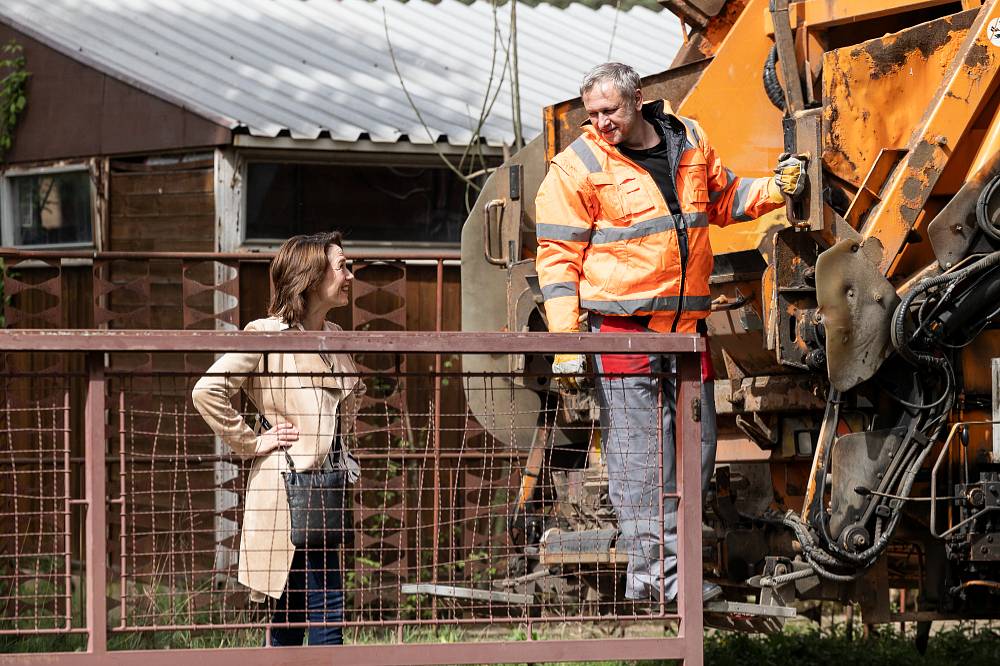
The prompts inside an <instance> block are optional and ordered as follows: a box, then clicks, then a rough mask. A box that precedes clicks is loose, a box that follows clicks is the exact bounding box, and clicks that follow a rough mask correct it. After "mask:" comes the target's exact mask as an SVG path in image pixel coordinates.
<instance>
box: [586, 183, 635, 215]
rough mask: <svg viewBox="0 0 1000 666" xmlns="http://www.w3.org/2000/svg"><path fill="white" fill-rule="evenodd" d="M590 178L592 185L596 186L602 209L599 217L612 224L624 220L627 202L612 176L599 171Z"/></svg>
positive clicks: (595, 190)
mask: <svg viewBox="0 0 1000 666" xmlns="http://www.w3.org/2000/svg"><path fill="white" fill-rule="evenodd" d="M588 178H589V179H590V184H591V185H593V186H594V192H595V196H596V197H597V205H598V206H599V208H600V210H599V211H598V215H599V216H600V217H601V218H603V219H605V220H609V221H612V222H613V221H615V220H621V219H623V218H624V217H625V216H626V209H625V202H624V200H623V199H622V193H621V191H620V190H619V189H618V184H617V183H616V182H615V179H614V178H613V177H612V176H611V174H608V173H604V172H602V171H598V172H596V173H592V174H590V175H589V176H588Z"/></svg>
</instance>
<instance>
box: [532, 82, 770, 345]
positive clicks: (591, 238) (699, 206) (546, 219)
mask: <svg viewBox="0 0 1000 666" xmlns="http://www.w3.org/2000/svg"><path fill="white" fill-rule="evenodd" d="M643 115H644V117H646V118H647V119H648V120H650V122H659V123H661V125H662V127H663V129H664V130H665V132H666V136H667V145H668V147H669V146H673V148H674V151H673V152H672V153H671V155H672V157H673V159H671V160H670V164H671V168H672V169H673V172H674V192H675V193H676V195H677V199H678V203H679V205H680V211H681V214H680V215H676V216H675V215H672V214H671V213H670V210H669V208H668V206H667V203H666V201H665V200H664V197H663V194H662V193H661V192H660V189H659V187H657V185H656V182H655V181H654V180H653V177H652V176H650V175H649V173H648V172H646V171H645V170H644V169H642V168H641V167H639V166H638V165H637V164H636V163H635V162H633V161H631V160H630V159H628V158H626V157H625V156H624V155H622V154H621V153H620V152H619V151H618V150H617V149H616V148H615V147H614V146H613V145H611V144H609V143H608V142H607V141H605V140H604V139H602V138H601V137H600V134H598V132H597V130H596V129H594V128H593V127H592V126H590V125H589V124H587V125H585V126H584V129H583V134H582V135H581V136H580V138H578V139H577V140H576V141H574V142H573V143H572V144H570V146H569V147H568V148H567V149H566V150H564V151H562V152H561V153H559V154H558V155H556V157H555V158H554V159H553V160H552V164H551V165H550V167H549V172H548V174H547V175H546V176H545V180H544V181H543V182H542V186H541V188H540V189H539V191H538V196H537V198H536V199H535V210H536V234H537V237H538V255H537V258H536V261H535V265H536V268H537V270H538V279H539V283H540V284H541V288H542V295H543V297H544V299H545V313H546V316H547V318H548V326H549V330H550V331H552V332H570V331H577V330H579V323H578V322H579V315H580V310H581V308H582V309H584V310H587V311H590V312H595V313H599V314H602V315H652V316H651V318H650V322H649V324H648V326H649V328H651V329H652V330H655V331H661V332H669V331H680V332H688V333H690V332H694V331H695V330H696V325H697V322H698V320H699V319H703V318H704V317H706V316H707V315H708V312H709V309H710V305H711V303H710V297H709V290H708V278H709V275H710V274H711V272H712V263H713V257H712V247H711V245H710V244H709V240H708V225H709V224H716V225H719V226H725V225H727V224H730V223H731V222H740V221H748V220H752V219H754V218H757V217H760V216H761V215H763V214H765V213H767V212H769V211H772V210H774V209H775V208H779V207H781V206H782V205H784V204H783V203H773V202H771V201H769V200H768V196H767V182H768V180H770V178H757V179H746V178H740V177H738V176H736V175H735V174H734V173H733V172H732V171H730V170H729V169H727V168H725V167H724V166H723V164H722V161H721V160H720V159H719V156H718V155H717V154H716V153H715V151H714V150H713V149H712V147H711V146H710V145H709V143H708V141H707V140H706V138H705V133H704V132H703V131H702V129H701V127H700V126H699V125H698V123H696V122H695V121H694V120H691V119H690V118H684V117H681V116H677V115H675V114H674V113H673V112H672V110H671V109H670V106H669V104H668V103H667V102H666V101H659V100H657V101H654V102H648V103H646V104H645V105H644V106H643ZM682 297H683V298H682Z"/></svg>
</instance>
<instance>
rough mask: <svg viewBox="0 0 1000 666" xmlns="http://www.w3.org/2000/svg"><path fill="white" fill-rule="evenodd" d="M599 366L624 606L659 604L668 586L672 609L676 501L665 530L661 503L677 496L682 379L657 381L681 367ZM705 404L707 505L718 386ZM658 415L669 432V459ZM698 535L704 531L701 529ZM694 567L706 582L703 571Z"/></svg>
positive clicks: (595, 324) (631, 362) (649, 363)
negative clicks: (624, 566)
mask: <svg viewBox="0 0 1000 666" xmlns="http://www.w3.org/2000/svg"><path fill="white" fill-rule="evenodd" d="M591 319H592V321H591V329H592V330H600V321H601V318H600V317H593V316H592V317H591ZM596 366H597V367H596V370H597V372H598V378H597V393H598V398H599V400H600V406H601V430H602V432H603V437H602V441H603V445H602V449H603V452H604V458H605V464H606V465H607V470H608V491H609V494H610V498H611V504H612V505H613V506H614V509H615V513H616V515H617V517H618V530H619V536H618V545H617V548H618V550H624V551H625V552H627V553H628V571H627V573H626V584H625V598H627V599H654V600H658V599H659V598H660V580H661V579H662V581H663V595H664V600H665V601H671V600H673V599H674V598H676V596H677V500H676V499H672V498H668V499H663V514H662V516H663V523H662V528H661V524H660V515H661V514H660V506H659V499H660V498H661V497H662V492H668V493H671V492H676V488H677V486H676V480H677V474H676V469H675V439H674V428H673V421H674V413H675V406H676V403H677V384H676V381H675V377H672V376H669V375H668V376H662V375H661V376H657V375H658V373H661V372H662V373H673V372H674V371H675V370H676V359H675V357H674V356H673V355H655V356H646V355H635V354H631V355H620V354H613V355H605V356H600V355H598V356H597V357H596ZM643 368H646V370H645V372H644V371H643ZM606 373H608V374H606ZM617 373H621V374H617ZM626 373H634V374H626ZM660 396H662V403H661V398H660ZM701 401H702V411H701V464H702V468H701V487H702V499H704V493H705V490H706V489H707V488H708V482H709V479H711V478H712V472H713V470H714V468H715V450H716V439H717V431H716V415H715V387H714V382H713V381H711V380H709V381H704V382H702V387H701ZM660 405H662V407H661V408H660V409H658V406H660ZM657 412H659V418H660V421H661V423H662V428H663V440H662V441H663V450H662V456H661V455H660V454H661V451H660V438H659V433H658V428H657ZM661 461H662V465H663V490H662V491H661V489H660V464H661ZM692 528H693V529H698V530H700V529H701V525H697V526H693V527H692ZM661 544H662V546H663V551H662V552H663V558H662V560H661V557H660V553H661V551H660V545H661ZM692 565H693V566H694V567H695V568H694V571H697V572H698V574H699V575H700V574H701V563H700V562H697V563H692Z"/></svg>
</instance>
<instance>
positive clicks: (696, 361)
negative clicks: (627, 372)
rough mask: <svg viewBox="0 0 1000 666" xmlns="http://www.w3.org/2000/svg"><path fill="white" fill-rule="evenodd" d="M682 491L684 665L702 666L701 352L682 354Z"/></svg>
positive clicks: (678, 443) (678, 465)
mask: <svg viewBox="0 0 1000 666" xmlns="http://www.w3.org/2000/svg"><path fill="white" fill-rule="evenodd" d="M677 369H678V377H677V380H678V384H680V387H679V390H678V392H677V417H676V423H677V433H676V435H677V438H676V447H677V448H676V451H677V454H676V455H677V458H678V461H677V463H676V468H677V472H678V479H677V490H678V492H679V493H680V495H681V498H680V507H679V511H678V512H677V513H678V515H677V535H678V544H677V545H678V550H679V554H680V557H678V558H677V579H678V581H679V587H680V589H679V590H678V594H679V600H678V601H679V606H680V608H679V610H680V612H681V624H680V627H679V628H678V635H679V637H680V638H681V640H682V641H684V652H685V654H684V666H701V665H702V663H703V661H704V636H703V635H702V632H703V625H704V618H703V617H702V600H701V581H702V571H701V495H702V492H701V422H700V421H701V414H702V413H704V408H703V406H702V405H701V397H702V396H701V363H700V358H699V357H698V354H690V353H688V354H678V357H677Z"/></svg>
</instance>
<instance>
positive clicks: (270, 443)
mask: <svg viewBox="0 0 1000 666" xmlns="http://www.w3.org/2000/svg"><path fill="white" fill-rule="evenodd" d="M297 441H299V429H298V428H296V427H295V426H293V425H292V424H291V423H279V424H278V425H276V426H274V427H273V428H271V429H270V430H268V431H267V432H265V433H263V434H261V436H260V437H258V438H257V455H259V456H266V455H267V454H268V453H270V452H271V451H274V450H275V449H287V448H288V447H290V446H291V445H292V444H293V443H295V442H297Z"/></svg>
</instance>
